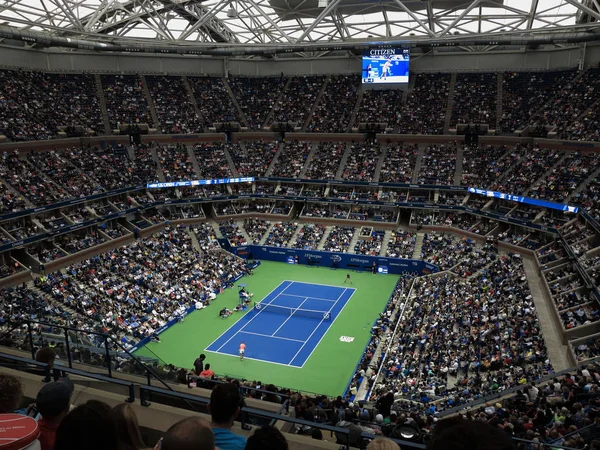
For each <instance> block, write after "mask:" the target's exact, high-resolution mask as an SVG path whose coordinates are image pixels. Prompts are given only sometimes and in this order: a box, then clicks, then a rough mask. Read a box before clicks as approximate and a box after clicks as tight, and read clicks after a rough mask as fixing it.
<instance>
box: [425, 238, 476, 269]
mask: <svg viewBox="0 0 600 450" xmlns="http://www.w3.org/2000/svg"><path fill="white" fill-rule="evenodd" d="M475 247H476V246H475V243H474V242H472V241H471V240H469V239H465V238H459V237H457V236H455V235H453V234H445V233H438V232H429V233H425V236H424V237H423V246H422V247H421V259H423V260H424V261H427V262H429V263H431V264H435V265H436V266H438V267H439V269H440V270H446V269H450V268H451V267H454V266H455V265H456V264H458V263H459V262H461V261H462V260H464V259H466V258H470V257H471V256H472V253H473V251H474V250H475Z"/></svg>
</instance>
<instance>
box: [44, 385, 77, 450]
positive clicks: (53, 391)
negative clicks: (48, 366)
mask: <svg viewBox="0 0 600 450" xmlns="http://www.w3.org/2000/svg"><path fill="white" fill-rule="evenodd" d="M74 388H75V387H74V386H73V382H72V381H71V380H70V379H68V378H61V379H60V380H58V381H54V382H52V383H48V384H46V385H44V386H43V387H42V388H41V389H40V391H39V392H38V394H37V396H36V398H35V407H36V408H37V410H38V411H39V413H40V415H41V417H40V420H39V425H40V437H39V441H40V445H41V447H42V450H53V449H54V446H55V441H56V432H57V430H58V427H59V425H60V423H61V422H62V421H63V419H64V418H65V417H66V416H67V414H69V409H70V407H71V396H72V395H73V389H74Z"/></svg>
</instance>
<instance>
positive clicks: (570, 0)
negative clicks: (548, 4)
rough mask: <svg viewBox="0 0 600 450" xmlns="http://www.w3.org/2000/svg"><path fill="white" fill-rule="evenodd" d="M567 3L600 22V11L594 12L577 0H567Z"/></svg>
mask: <svg viewBox="0 0 600 450" xmlns="http://www.w3.org/2000/svg"><path fill="white" fill-rule="evenodd" d="M565 1H566V2H567V3H570V4H571V5H573V6H575V7H576V8H577V9H579V10H580V11H582V12H584V13H586V14H588V15H589V16H591V17H593V18H594V19H596V20H600V13H599V12H598V11H594V10H593V9H592V8H590V7H588V6H585V5H584V4H583V3H579V2H578V1H577V0H565Z"/></svg>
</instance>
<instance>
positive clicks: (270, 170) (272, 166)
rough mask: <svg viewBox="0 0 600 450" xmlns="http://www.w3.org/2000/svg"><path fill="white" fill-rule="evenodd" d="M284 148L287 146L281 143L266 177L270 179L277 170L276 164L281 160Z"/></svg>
mask: <svg viewBox="0 0 600 450" xmlns="http://www.w3.org/2000/svg"><path fill="white" fill-rule="evenodd" d="M284 146H285V143H283V142H281V143H280V144H279V146H278V147H277V151H276V152H275V155H273V159H272V160H271V164H269V168H268V169H267V171H266V172H265V177H270V176H271V175H272V173H273V169H274V168H275V164H277V160H278V159H279V156H281V152H282V150H283V147H284Z"/></svg>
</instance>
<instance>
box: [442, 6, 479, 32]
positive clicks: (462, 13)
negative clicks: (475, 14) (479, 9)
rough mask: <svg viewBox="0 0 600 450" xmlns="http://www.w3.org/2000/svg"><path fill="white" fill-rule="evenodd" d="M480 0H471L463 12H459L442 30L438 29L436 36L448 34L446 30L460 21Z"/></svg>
mask: <svg viewBox="0 0 600 450" xmlns="http://www.w3.org/2000/svg"><path fill="white" fill-rule="evenodd" d="M481 1H482V0H473V3H471V4H470V5H469V6H467V7H466V8H465V9H464V10H463V12H461V13H460V15H459V16H458V17H456V18H455V19H454V20H453V21H452V22H451V23H450V24H449V25H448V26H447V27H446V28H444V29H443V30H442V31H440V32H439V33H438V35H437V36H438V37H441V36H444V35H446V34H448V32H449V31H450V30H451V29H452V28H454V26H455V25H456V24H457V23H458V22H460V21H461V20H462V19H463V18H464V17H465V16H466V15H467V14H469V13H470V12H471V10H472V9H473V8H475V7H476V6H477V5H479V3H481Z"/></svg>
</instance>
